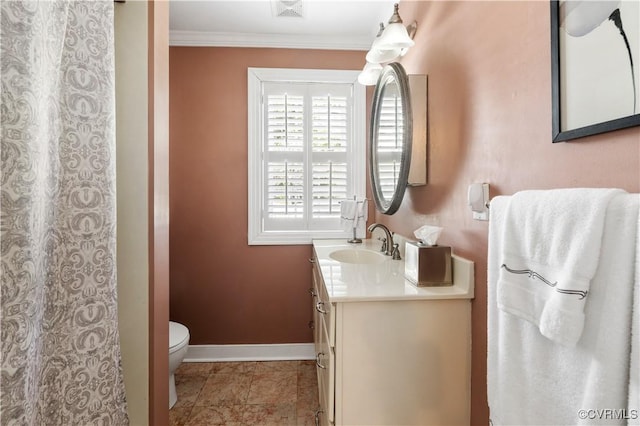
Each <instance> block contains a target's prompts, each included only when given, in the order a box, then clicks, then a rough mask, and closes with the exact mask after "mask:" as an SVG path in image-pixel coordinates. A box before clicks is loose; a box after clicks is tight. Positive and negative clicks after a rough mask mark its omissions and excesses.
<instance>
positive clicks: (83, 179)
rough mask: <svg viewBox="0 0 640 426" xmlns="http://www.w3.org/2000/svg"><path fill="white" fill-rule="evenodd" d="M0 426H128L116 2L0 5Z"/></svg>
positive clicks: (23, 2)
mask: <svg viewBox="0 0 640 426" xmlns="http://www.w3.org/2000/svg"><path fill="white" fill-rule="evenodd" d="M1 7H2V16H1V29H0V32H1V34H0V35H1V40H0V55H1V56H0V71H1V73H2V75H1V80H2V105H1V125H2V127H1V131H2V145H1V160H2V176H1V187H0V189H1V194H0V197H1V198H0V203H1V204H0V212H1V216H2V218H1V228H0V229H1V234H0V238H1V240H0V250H1V255H2V258H1V267H2V269H1V272H2V282H1V318H0V320H1V323H0V329H1V334H2V336H1V337H2V353H1V355H2V377H1V381H0V395H1V401H0V404H1V405H0V422H1V424H2V425H12V424H16V425H83V426H84V425H98V424H99V425H105V426H106V425H116V426H121V425H126V424H128V417H127V412H126V403H125V396H124V395H125V394H124V384H123V380H122V369H121V364H120V346H119V336H118V323H117V309H116V308H117V305H116V301H117V295H116V268H115V259H116V254H115V247H116V244H115V238H116V234H115V232H116V222H115V207H116V194H115V122H114V120H115V103H114V96H115V91H114V81H115V75H114V72H115V71H114V52H113V49H114V47H113V46H114V35H113V2H112V0H99V1H60V0H51V1H39V2H38V1H4V0H3V1H2V2H1Z"/></svg>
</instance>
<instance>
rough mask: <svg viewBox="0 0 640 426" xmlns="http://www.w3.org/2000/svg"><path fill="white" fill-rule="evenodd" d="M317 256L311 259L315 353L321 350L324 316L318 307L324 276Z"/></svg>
mask: <svg viewBox="0 0 640 426" xmlns="http://www.w3.org/2000/svg"><path fill="white" fill-rule="evenodd" d="M316 262H317V258H315V257H314V258H313V259H312V261H311V264H312V268H311V269H312V280H313V287H312V289H311V310H312V312H313V343H314V344H315V353H318V352H320V339H321V337H320V333H321V332H322V327H323V325H322V318H321V315H322V314H320V312H319V311H318V309H317V306H318V300H320V299H319V297H318V294H319V289H320V283H321V282H322V277H321V276H320V271H319V268H318V264H317V263H316Z"/></svg>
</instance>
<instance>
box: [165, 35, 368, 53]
mask: <svg viewBox="0 0 640 426" xmlns="http://www.w3.org/2000/svg"><path fill="white" fill-rule="evenodd" d="M169 45H170V46H202V47H206V46H211V47H265V48H278V49H326V50H363V51H367V50H369V48H370V47H371V40H369V38H368V37H349V40H346V41H345V39H344V37H339V36H319V35H299V34H297V35H290V34H249V33H225V32H201V31H171V32H170V33H169Z"/></svg>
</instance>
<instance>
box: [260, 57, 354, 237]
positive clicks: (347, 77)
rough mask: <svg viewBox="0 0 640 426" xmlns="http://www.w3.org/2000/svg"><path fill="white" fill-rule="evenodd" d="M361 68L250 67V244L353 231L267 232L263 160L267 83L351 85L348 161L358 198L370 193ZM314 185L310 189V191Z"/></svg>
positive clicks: (348, 233) (340, 234) (346, 234)
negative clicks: (263, 102) (264, 224)
mask: <svg viewBox="0 0 640 426" xmlns="http://www.w3.org/2000/svg"><path fill="white" fill-rule="evenodd" d="M359 72H360V71H352V70H315V69H294V68H252V67H250V68H248V72H247V77H248V81H247V83H248V84H247V88H248V91H247V96H248V103H247V105H248V111H247V112H248V191H247V193H248V244H249V245H299V244H311V241H312V240H313V239H318V238H347V237H350V236H352V235H351V234H352V233H351V232H346V231H344V230H342V229H333V230H288V231H285V230H282V231H265V230H264V228H263V220H262V217H263V207H264V199H263V197H264V195H265V194H264V191H263V186H264V162H263V137H264V133H263V131H264V128H265V126H264V114H263V105H262V98H263V83H292V84H295V83H311V84H313V83H326V84H348V85H351V88H352V93H353V95H352V96H353V99H352V100H353V117H352V127H351V129H350V131H351V141H352V142H353V143H351V144H350V146H349V154H348V161H349V162H350V164H351V165H352V167H353V176H352V178H353V189H354V191H355V193H354V194H353V195H354V196H356V197H357V198H358V199H362V198H364V197H365V193H366V112H365V108H366V89H365V87H364V86H362V85H361V84H359V83H358V81H357V78H358V74H359ZM309 189H310V188H307V190H309Z"/></svg>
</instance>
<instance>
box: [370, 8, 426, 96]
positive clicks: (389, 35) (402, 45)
mask: <svg viewBox="0 0 640 426" xmlns="http://www.w3.org/2000/svg"><path fill="white" fill-rule="evenodd" d="M417 29H418V23H417V22H416V21H413V23H412V24H411V25H409V26H407V27H405V26H404V23H403V22H402V18H400V14H399V13H398V3H396V4H394V5H393V15H391V18H389V22H388V25H387V26H386V28H385V26H384V24H383V23H382V22H381V23H380V31H378V35H377V36H376V38H375V40H374V41H373V44H372V45H371V49H369V51H368V52H367V56H366V59H367V63H366V65H365V66H364V68H363V70H362V72H361V73H360V75H359V76H358V82H360V84H363V85H365V86H372V85H374V84H376V82H377V80H378V79H377V77H378V76H379V75H380V71H381V70H382V65H381V64H382V63H385V62H390V61H392V60H394V59H395V58H397V57H398V56H403V55H404V54H405V53H407V50H409V48H410V47H412V46H414V45H415V42H414V41H413V37H414V36H415V33H416V30H417ZM375 65H377V67H376V66H375ZM378 67H379V68H378ZM374 74H375V76H376V77H375V80H373V75H374ZM365 82H368V84H367V83H365Z"/></svg>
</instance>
